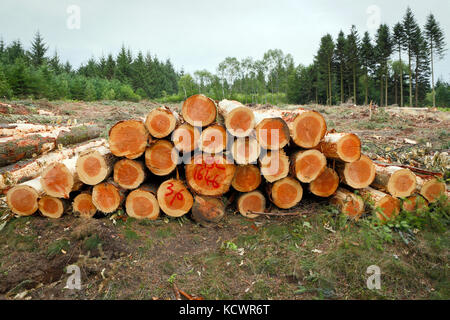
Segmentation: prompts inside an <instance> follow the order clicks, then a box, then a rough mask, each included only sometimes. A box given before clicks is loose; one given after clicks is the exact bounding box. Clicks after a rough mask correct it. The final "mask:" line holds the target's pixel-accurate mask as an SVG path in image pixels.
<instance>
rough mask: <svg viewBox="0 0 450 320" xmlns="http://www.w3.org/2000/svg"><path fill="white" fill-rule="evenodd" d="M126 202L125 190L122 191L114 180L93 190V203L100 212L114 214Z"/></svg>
mask: <svg viewBox="0 0 450 320" xmlns="http://www.w3.org/2000/svg"><path fill="white" fill-rule="evenodd" d="M124 200H125V189H122V188H121V187H120V186H119V185H118V184H117V183H115V182H114V181H113V180H112V179H108V181H107V182H102V183H99V184H97V185H96V186H94V188H92V203H93V204H94V206H95V207H96V208H97V210H98V211H100V212H103V213H112V212H114V211H116V210H117V209H118V208H119V207H120V206H121V205H122V203H123V202H124Z"/></svg>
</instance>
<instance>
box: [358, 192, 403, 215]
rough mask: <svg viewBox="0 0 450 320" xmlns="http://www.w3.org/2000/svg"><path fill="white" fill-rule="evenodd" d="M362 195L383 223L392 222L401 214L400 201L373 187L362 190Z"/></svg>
mask: <svg viewBox="0 0 450 320" xmlns="http://www.w3.org/2000/svg"><path fill="white" fill-rule="evenodd" d="M360 194H361V196H362V197H363V198H364V199H365V200H367V201H368V202H369V203H370V204H371V206H372V208H373V209H374V211H375V215H376V216H377V218H378V219H379V220H380V221H382V222H385V221H387V220H391V219H393V218H395V217H396V216H397V215H398V214H399V213H400V200H399V199H397V198H394V197H393V196H391V195H389V194H386V193H384V192H381V191H379V190H376V189H373V188H371V187H367V188H364V189H361V190H360Z"/></svg>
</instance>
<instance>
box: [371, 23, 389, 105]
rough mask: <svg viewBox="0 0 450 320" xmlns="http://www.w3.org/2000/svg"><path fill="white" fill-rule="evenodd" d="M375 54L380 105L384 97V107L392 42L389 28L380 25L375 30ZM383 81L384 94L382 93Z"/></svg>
mask: <svg viewBox="0 0 450 320" xmlns="http://www.w3.org/2000/svg"><path fill="white" fill-rule="evenodd" d="M375 38H376V46H375V52H376V56H377V60H378V63H379V72H380V104H381V105H382V104H383V101H382V97H383V95H384V105H385V106H387V104H388V78H389V69H388V60H389V57H390V56H391V54H392V41H391V36H390V33H389V26H388V25H387V24H381V25H380V27H379V28H378V30H377V34H376V36H375ZM383 80H384V93H383Z"/></svg>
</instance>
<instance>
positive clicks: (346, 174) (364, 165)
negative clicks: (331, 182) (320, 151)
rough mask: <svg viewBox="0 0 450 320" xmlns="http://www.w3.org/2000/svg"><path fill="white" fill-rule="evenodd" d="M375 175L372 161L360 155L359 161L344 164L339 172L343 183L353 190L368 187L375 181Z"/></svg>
mask: <svg viewBox="0 0 450 320" xmlns="http://www.w3.org/2000/svg"><path fill="white" fill-rule="evenodd" d="M375 173H376V172H375V165H374V164H373V161H372V160H371V159H370V158H369V157H367V156H365V155H361V158H360V159H359V160H356V161H354V162H349V163H346V164H345V166H344V170H343V172H341V171H340V174H341V178H342V180H343V181H344V183H345V184H347V185H349V186H350V187H352V188H355V189H362V188H366V187H368V186H370V185H371V184H372V182H373V180H374V179H375Z"/></svg>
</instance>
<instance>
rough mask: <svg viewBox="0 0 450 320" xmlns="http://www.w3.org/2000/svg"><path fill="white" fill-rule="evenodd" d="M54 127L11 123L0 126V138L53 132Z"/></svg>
mask: <svg viewBox="0 0 450 320" xmlns="http://www.w3.org/2000/svg"><path fill="white" fill-rule="evenodd" d="M54 129H55V127H54V126H49V125H45V124H44V125H41V124H32V123H11V124H7V125H1V126H0V137H9V136H18V135H23V134H27V133H37V132H48V131H53V130H54Z"/></svg>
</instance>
